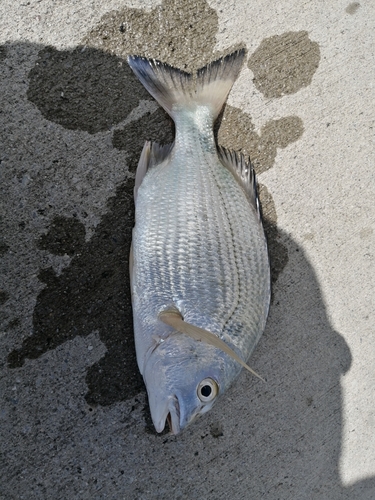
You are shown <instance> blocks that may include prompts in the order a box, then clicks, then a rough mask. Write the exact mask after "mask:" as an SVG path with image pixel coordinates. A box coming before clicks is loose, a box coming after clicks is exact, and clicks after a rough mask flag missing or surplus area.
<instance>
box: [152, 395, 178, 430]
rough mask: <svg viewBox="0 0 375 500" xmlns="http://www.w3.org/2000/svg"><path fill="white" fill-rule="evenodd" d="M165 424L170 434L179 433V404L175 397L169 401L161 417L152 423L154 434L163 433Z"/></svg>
mask: <svg viewBox="0 0 375 500" xmlns="http://www.w3.org/2000/svg"><path fill="white" fill-rule="evenodd" d="M167 424H168V427H169V431H170V433H171V434H179V433H180V432H181V425H180V403H179V401H178V398H177V396H172V397H171V398H170V399H169V401H168V405H167V408H166V412H165V413H164V415H163V417H162V418H161V419H160V420H158V421H154V426H155V429H156V432H159V433H160V432H163V430H164V429H165V426H166V425H167Z"/></svg>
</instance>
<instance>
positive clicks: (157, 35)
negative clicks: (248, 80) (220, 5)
mask: <svg viewBox="0 0 375 500" xmlns="http://www.w3.org/2000/svg"><path fill="white" fill-rule="evenodd" d="M218 28H219V22H218V16H217V13H216V11H215V10H214V9H213V8H211V7H210V6H209V5H208V3H207V2H206V1H205V0H196V1H194V2H176V1H175V0H164V1H162V3H161V4H160V5H158V6H156V7H155V8H154V9H151V10H150V11H148V12H147V11H144V10H140V9H131V8H128V7H124V8H123V9H120V10H117V11H113V12H109V13H107V14H105V15H104V16H103V17H102V18H101V20H100V22H99V23H98V25H97V26H96V27H95V28H94V29H92V30H91V31H90V33H89V34H88V35H87V36H86V37H85V38H84V39H83V40H82V44H84V45H88V46H90V47H94V48H97V49H100V50H103V51H106V52H109V53H111V54H116V55H117V56H118V57H122V58H124V59H125V58H126V56H127V55H128V54H136V55H139V56H145V57H148V58H155V59H159V60H160V61H163V62H168V64H170V65H172V66H175V67H177V68H181V69H184V70H185V71H193V70H196V69H198V68H199V67H201V66H204V65H205V64H207V63H208V62H210V61H212V60H213V52H214V47H215V45H216V33H217V32H218ZM202 40H204V42H203V43H202ZM217 54H218V53H216V54H215V56H214V58H215V57H216V56H217V57H220V56H219V55H217Z"/></svg>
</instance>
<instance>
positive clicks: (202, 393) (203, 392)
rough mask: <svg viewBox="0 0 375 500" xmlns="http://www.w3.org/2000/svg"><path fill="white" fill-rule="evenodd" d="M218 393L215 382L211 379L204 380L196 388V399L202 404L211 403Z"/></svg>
mask: <svg viewBox="0 0 375 500" xmlns="http://www.w3.org/2000/svg"><path fill="white" fill-rule="evenodd" d="M218 392H219V386H218V385H217V382H215V380H213V379H212V378H205V379H204V380H202V382H200V384H199V385H198V388H197V393H198V398H199V399H200V400H201V401H202V403H210V402H211V401H213V400H214V399H215V398H216V396H217V394H218Z"/></svg>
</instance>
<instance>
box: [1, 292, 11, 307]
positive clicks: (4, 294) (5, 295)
mask: <svg viewBox="0 0 375 500" xmlns="http://www.w3.org/2000/svg"><path fill="white" fill-rule="evenodd" d="M8 299H9V293H7V292H5V291H4V290H0V306H1V305H3V304H5V302H6V301H7V300H8Z"/></svg>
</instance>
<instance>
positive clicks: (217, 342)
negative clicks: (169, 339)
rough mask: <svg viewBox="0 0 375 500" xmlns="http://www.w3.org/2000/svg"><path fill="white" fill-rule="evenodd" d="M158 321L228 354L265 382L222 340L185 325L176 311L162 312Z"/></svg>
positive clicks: (200, 329) (196, 327) (192, 326)
mask: <svg viewBox="0 0 375 500" xmlns="http://www.w3.org/2000/svg"><path fill="white" fill-rule="evenodd" d="M159 319H160V320H161V321H163V323H165V324H166V325H169V326H171V327H172V328H174V329H175V330H177V331H178V332H180V333H185V334H186V335H188V336H189V337H191V338H193V339H194V340H198V341H201V342H206V344H210V345H212V346H214V347H216V348H217V349H220V350H221V351H223V352H225V353H226V354H228V355H229V356H230V357H231V358H233V359H234V360H236V361H237V362H238V363H239V364H240V365H241V366H243V367H244V368H246V370H248V371H249V372H250V373H252V374H253V375H255V376H256V377H258V378H260V380H263V382H265V380H264V379H263V378H262V377H261V376H260V375H258V374H257V373H256V372H255V371H254V370H252V369H251V368H250V367H249V366H248V365H247V364H246V363H245V362H244V361H243V360H242V359H241V358H240V357H239V356H237V354H236V353H235V352H234V351H233V350H232V349H231V348H230V347H229V346H228V345H227V344H226V343H225V342H224V341H223V340H221V339H220V338H219V337H217V336H216V335H214V334H213V333H211V332H209V331H207V330H204V329H203V328H199V327H198V326H194V325H191V324H190V323H186V321H184V320H183V319H182V316H181V314H180V313H179V312H178V311H174V310H173V311H162V312H161V313H159Z"/></svg>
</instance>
